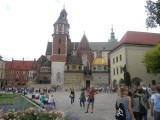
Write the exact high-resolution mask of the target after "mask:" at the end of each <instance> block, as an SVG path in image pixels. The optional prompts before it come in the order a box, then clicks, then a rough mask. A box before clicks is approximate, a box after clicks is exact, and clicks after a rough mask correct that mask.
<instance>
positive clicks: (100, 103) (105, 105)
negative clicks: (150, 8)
mask: <svg viewBox="0 0 160 120" xmlns="http://www.w3.org/2000/svg"><path fill="white" fill-rule="evenodd" d="M50 94H53V95H54V97H55V100H56V109H57V110H59V111H64V112H70V113H73V115H76V116H80V118H81V120H115V117H114V114H115V102H116V99H117V93H98V94H97V95H96V96H95V107H94V111H93V113H91V111H90V109H89V112H88V113H85V111H86V106H87V102H86V106H85V108H80V103H79V96H80V91H75V102H74V103H73V104H71V103H70V98H69V95H70V91H58V92H54V93H50ZM27 96H30V97H31V95H27ZM149 113H150V112H148V120H151V118H150V114H149Z"/></svg>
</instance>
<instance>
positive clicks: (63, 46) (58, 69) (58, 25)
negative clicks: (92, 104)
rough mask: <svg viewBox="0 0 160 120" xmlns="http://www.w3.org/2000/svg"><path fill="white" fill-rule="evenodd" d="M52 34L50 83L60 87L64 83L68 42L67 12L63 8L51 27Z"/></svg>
mask: <svg viewBox="0 0 160 120" xmlns="http://www.w3.org/2000/svg"><path fill="white" fill-rule="evenodd" d="M53 27H54V32H53V34H52V37H53V42H52V56H51V61H52V77H51V82H52V84H54V85H62V84H63V82H64V66H65V63H66V61H67V43H68V42H70V38H69V28H70V25H69V24H68V20H67V12H66V10H65V9H64V8H63V9H62V11H61V12H60V15H59V17H58V19H57V21H56V22H55V23H54V25H53Z"/></svg>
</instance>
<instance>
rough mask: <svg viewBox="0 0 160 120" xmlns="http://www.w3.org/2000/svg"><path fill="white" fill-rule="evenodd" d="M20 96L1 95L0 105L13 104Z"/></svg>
mask: <svg viewBox="0 0 160 120" xmlns="http://www.w3.org/2000/svg"><path fill="white" fill-rule="evenodd" d="M17 96H18V94H0V103H4V104H12V103H13V102H14V100H15V98H16V97H17Z"/></svg>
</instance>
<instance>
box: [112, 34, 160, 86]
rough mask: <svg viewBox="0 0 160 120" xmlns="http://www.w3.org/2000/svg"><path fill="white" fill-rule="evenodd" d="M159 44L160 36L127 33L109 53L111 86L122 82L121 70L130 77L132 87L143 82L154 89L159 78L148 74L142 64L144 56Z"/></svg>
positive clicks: (122, 74) (122, 73)
mask: <svg viewBox="0 0 160 120" xmlns="http://www.w3.org/2000/svg"><path fill="white" fill-rule="evenodd" d="M159 42H160V34H157V33H147V32H136V31H128V32H126V34H125V35H124V36H123V37H122V39H121V40H120V41H119V43H118V44H117V46H116V47H115V48H114V49H113V50H112V51H111V52H110V53H109V56H110V65H111V73H110V75H111V85H113V86H115V85H119V84H121V83H122V82H123V80H124V72H123V68H124V66H126V70H127V71H128V72H129V74H130V77H131V83H132V85H135V84H136V83H137V82H139V81H144V82H145V84H146V86H148V85H150V86H152V87H155V86H156V85H157V84H158V82H159V77H158V76H155V75H152V74H150V73H148V71H147V69H146V67H145V66H144V64H143V63H142V61H143V56H144V54H145V53H146V52H147V51H148V50H150V49H151V48H153V47H154V46H155V45H157V44H158V43H159Z"/></svg>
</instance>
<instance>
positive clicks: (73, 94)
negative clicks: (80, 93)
mask: <svg viewBox="0 0 160 120" xmlns="http://www.w3.org/2000/svg"><path fill="white" fill-rule="evenodd" d="M70 98H71V104H73V103H74V98H75V92H74V89H73V88H72V89H71V92H70Z"/></svg>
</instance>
